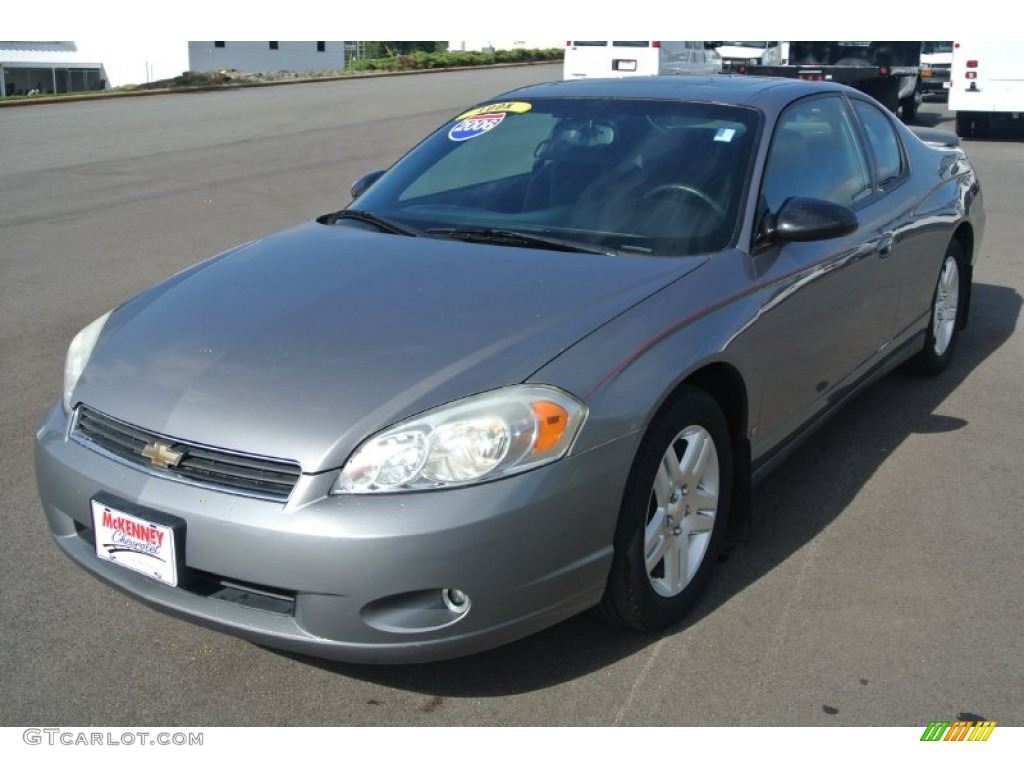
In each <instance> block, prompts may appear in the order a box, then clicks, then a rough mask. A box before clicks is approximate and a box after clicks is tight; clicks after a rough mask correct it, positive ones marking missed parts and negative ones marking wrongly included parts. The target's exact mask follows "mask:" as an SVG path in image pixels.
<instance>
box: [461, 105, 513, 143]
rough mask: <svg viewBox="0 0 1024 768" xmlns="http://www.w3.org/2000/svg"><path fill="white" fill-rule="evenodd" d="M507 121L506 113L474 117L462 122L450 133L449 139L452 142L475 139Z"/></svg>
mask: <svg viewBox="0 0 1024 768" xmlns="http://www.w3.org/2000/svg"><path fill="white" fill-rule="evenodd" d="M504 119H505V113H504V112H494V113H489V114H483V115H474V116H473V117H467V118H466V119H464V120H460V121H459V122H458V123H456V124H455V125H454V126H452V129H451V130H450V131H448V138H449V139H451V140H452V141H465V140H466V139H475V138H476V137H477V136H482V135H483V134H485V133H487V132H488V131H490V130H492V129H493V128H495V127H496V126H497V125H498V123H500V122H501V121H502V120H504Z"/></svg>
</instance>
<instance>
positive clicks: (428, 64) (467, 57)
mask: <svg viewBox="0 0 1024 768" xmlns="http://www.w3.org/2000/svg"><path fill="white" fill-rule="evenodd" d="M564 54H565V52H564V51H563V50H562V49H561V48H545V49H541V48H516V49H514V50H510V51H494V53H482V52H480V51H450V52H446V53H425V52H423V51H416V52H414V53H408V54H402V55H399V56H389V57H387V58H383V59H353V60H352V61H350V62H349V63H348V67H347V69H348V71H350V72H373V71H388V72H396V71H400V70H405V69H445V68H447V67H479V66H482V65H486V64H511V63H515V62H526V61H557V60H559V59H561V58H562V56H563V55H564Z"/></svg>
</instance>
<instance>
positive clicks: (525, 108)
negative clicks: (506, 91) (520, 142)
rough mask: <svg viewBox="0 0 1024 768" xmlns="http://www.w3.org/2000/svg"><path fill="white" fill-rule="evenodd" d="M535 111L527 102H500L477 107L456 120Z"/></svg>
mask: <svg viewBox="0 0 1024 768" xmlns="http://www.w3.org/2000/svg"><path fill="white" fill-rule="evenodd" d="M531 109H533V105H532V104H528V103H526V102H525V101H499V102H498V103H496V104H487V105H486V106H483V107H475V108H473V109H471V110H469V111H468V112H463V113H462V114H461V115H459V116H458V117H456V118H455V119H456V120H465V119H466V118H467V117H473V116H474V115H484V114H488V113H493V112H504V113H508V112H514V113H515V114H522V113H523V112H529V111H530V110H531Z"/></svg>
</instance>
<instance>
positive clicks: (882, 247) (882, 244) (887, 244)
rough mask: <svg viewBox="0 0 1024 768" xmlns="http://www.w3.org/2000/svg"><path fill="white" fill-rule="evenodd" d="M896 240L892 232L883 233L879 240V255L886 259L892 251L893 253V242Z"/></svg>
mask: <svg viewBox="0 0 1024 768" xmlns="http://www.w3.org/2000/svg"><path fill="white" fill-rule="evenodd" d="M894 240H895V238H893V236H892V233H891V232H887V233H886V234H884V235H882V237H881V239H880V240H879V241H878V255H879V256H880V257H881V258H883V259H884V258H885V257H887V256H888V255H889V254H890V253H892V244H893V241H894Z"/></svg>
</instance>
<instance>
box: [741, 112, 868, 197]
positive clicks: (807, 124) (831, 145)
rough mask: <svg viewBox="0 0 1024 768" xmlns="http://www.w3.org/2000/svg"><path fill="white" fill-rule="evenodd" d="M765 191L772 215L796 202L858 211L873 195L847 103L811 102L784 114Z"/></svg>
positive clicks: (768, 166)
mask: <svg viewBox="0 0 1024 768" xmlns="http://www.w3.org/2000/svg"><path fill="white" fill-rule="evenodd" d="M761 191H762V193H763V194H764V197H765V202H766V203H767V206H768V210H770V211H777V210H779V208H780V207H781V206H782V204H783V203H784V202H785V201H786V200H787V199H788V198H790V197H795V196H799V197H817V198H821V199H824V200H831V201H832V202H834V203H840V204H842V205H852V204H853V203H856V202H857V201H858V200H860V199H862V198H864V197H867V196H868V195H870V194H871V175H870V174H869V172H868V164H867V160H866V158H865V156H864V152H863V150H862V148H861V146H860V143H859V142H858V141H857V135H856V132H855V131H854V129H853V124H852V122H851V116H850V114H849V112H848V111H847V109H846V107H845V106H844V104H843V101H842V99H840V98H839V97H838V96H825V97H820V98H812V99H807V100H804V101H800V102H797V103H796V104H794V105H793V106H791V107H790V108H789V109H788V110H786V112H784V113H783V115H782V117H781V118H780V119H779V122H778V124H777V126H776V129H775V136H774V138H773V139H772V146H771V148H770V150H769V152H768V165H767V168H766V169H765V177H764V183H763V185H762V190H761Z"/></svg>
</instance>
